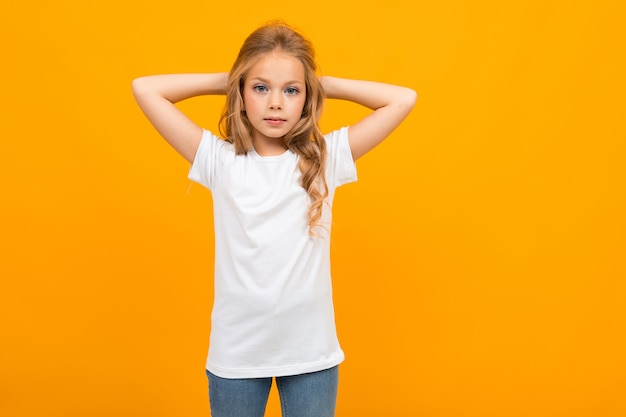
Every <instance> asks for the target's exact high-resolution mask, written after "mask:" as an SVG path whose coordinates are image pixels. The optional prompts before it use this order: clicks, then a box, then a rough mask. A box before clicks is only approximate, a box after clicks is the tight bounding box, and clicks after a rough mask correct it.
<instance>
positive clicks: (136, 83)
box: [131, 77, 145, 97]
mask: <svg viewBox="0 0 626 417" xmlns="http://www.w3.org/2000/svg"><path fill="white" fill-rule="evenodd" d="M131 88H132V91H133V95H134V96H135V97H137V96H139V95H141V93H142V91H144V90H145V77H139V78H135V79H134V80H133V81H132V83H131Z"/></svg>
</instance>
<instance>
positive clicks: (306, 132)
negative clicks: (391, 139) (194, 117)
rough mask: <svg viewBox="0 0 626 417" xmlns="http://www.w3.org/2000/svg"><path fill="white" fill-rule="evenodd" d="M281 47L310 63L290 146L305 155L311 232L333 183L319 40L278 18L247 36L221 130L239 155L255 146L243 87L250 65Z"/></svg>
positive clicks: (303, 166)
mask: <svg viewBox="0 0 626 417" xmlns="http://www.w3.org/2000/svg"><path fill="white" fill-rule="evenodd" d="M274 50H280V51H282V52H285V53H288V54H290V55H292V56H293V57H295V58H297V59H298V60H299V61H300V62H301V63H302V66H303V67H304V79H305V84H306V99H305V103H304V108H303V110H302V118H301V119H300V120H299V121H298V123H297V124H296V125H295V126H294V128H293V129H292V130H291V131H290V132H288V133H287V134H286V135H285V137H284V142H285V145H286V146H287V148H289V149H290V150H291V151H292V152H294V153H296V154H297V155H298V156H299V157H300V162H299V168H300V172H301V173H302V178H301V185H302V187H303V188H304V189H305V190H306V192H307V195H308V197H309V202H310V206H309V209H308V212H307V217H308V221H307V224H308V226H309V235H311V236H314V235H316V234H315V233H314V231H313V230H314V228H315V226H317V225H318V224H319V222H320V220H321V217H322V209H323V205H324V201H325V199H326V197H327V196H328V186H327V184H326V179H325V177H324V171H325V165H326V142H325V141H324V137H323V136H322V133H321V132H320V129H319V126H318V121H319V118H320V116H321V114H322V107H323V104H324V91H323V89H322V84H321V82H320V81H319V78H318V77H317V74H316V71H317V65H316V64H315V53H314V49H313V45H312V44H311V42H309V41H308V40H307V39H305V38H304V37H303V36H302V35H301V34H300V33H298V32H297V31H296V30H295V29H293V28H291V27H290V26H288V25H287V24H285V23H282V22H274V23H270V24H267V25H265V26H262V27H260V28H258V29H257V30H255V31H254V32H252V33H251V34H250V35H249V36H248V38H247V39H246V40H245V41H244V43H243V45H242V46H241V49H240V50H239V55H238V56H237V59H236V60H235V63H234V64H233V67H232V69H231V71H230V75H229V79H228V87H227V93H226V105H225V106H224V111H223V112H222V116H221V118H220V133H221V134H222V136H224V138H225V139H226V140H227V141H229V142H231V143H233V144H234V145H235V152H236V153H237V154H245V153H247V152H248V151H250V150H252V134H253V129H252V124H251V123H250V121H249V120H248V117H247V116H246V114H245V112H244V111H243V104H244V103H243V87H244V84H245V80H246V77H247V75H248V72H249V70H250V68H251V67H252V66H253V65H254V64H255V63H256V61H257V60H258V59H259V58H260V57H261V56H263V55H264V54H267V53H269V52H272V51H274Z"/></svg>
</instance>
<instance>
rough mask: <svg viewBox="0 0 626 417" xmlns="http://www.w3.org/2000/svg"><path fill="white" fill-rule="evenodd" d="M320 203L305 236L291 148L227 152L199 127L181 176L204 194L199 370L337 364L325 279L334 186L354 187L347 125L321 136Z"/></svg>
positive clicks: (269, 371) (233, 373)
mask: <svg viewBox="0 0 626 417" xmlns="http://www.w3.org/2000/svg"><path fill="white" fill-rule="evenodd" d="M325 139H326V144H327V151H328V153H327V160H326V182H327V185H328V192H329V195H328V205H327V206H326V205H325V208H324V211H323V214H322V222H321V223H320V224H321V225H323V226H324V227H321V226H318V227H317V228H316V230H315V231H316V233H318V234H319V235H321V236H322V237H311V236H309V229H308V225H307V210H308V207H309V202H308V196H307V194H306V191H305V190H304V188H302V185H301V184H300V176H301V174H300V169H299V168H298V160H299V157H298V156H297V155H296V154H295V153H293V152H291V151H286V152H285V153H283V154H281V155H278V156H266V157H264V156H261V155H259V154H257V153H256V152H255V151H250V152H248V153H247V154H246V155H236V154H235V149H234V145H232V144H231V143H228V142H226V141H223V140H221V139H220V138H218V137H217V136H215V135H213V134H212V133H210V132H208V131H206V130H205V131H204V134H203V137H202V141H201V143H200V146H199V148H198V151H197V153H196V157H195V160H194V162H193V164H192V165H191V169H190V171H189V178H190V179H191V180H193V181H196V182H198V183H200V184H202V185H204V186H205V187H207V188H208V189H209V190H211V193H212V196H213V209H214V223H215V277H214V286H215V299H214V305H213V312H212V317H211V323H212V324H211V339H210V345H209V354H208V358H207V365H206V366H207V369H208V370H209V371H210V372H212V373H213V374H215V375H217V376H220V377H223V378H260V377H270V376H285V375H296V374H302V373H307V372H315V371H320V370H323V369H328V368H331V367H333V366H335V365H337V364H339V363H340V362H342V361H343V359H344V354H343V351H342V350H341V348H340V346H339V342H338V340H337V334H336V330H335V317H334V311H333V299H332V285H331V277H330V226H331V206H332V201H333V197H334V193H335V188H336V187H338V186H340V185H342V184H345V183H348V182H353V181H356V179H357V176H356V167H355V164H354V161H353V160H352V154H351V152H350V146H349V144H348V128H342V129H340V130H337V131H334V132H332V133H330V134H328V135H326V136H325Z"/></svg>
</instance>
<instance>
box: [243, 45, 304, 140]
mask: <svg viewBox="0 0 626 417" xmlns="http://www.w3.org/2000/svg"><path fill="white" fill-rule="evenodd" d="M243 88H244V89H243V101H244V110H245V111H246V115H247V117H248V120H250V123H251V124H252V127H253V135H252V142H253V144H254V146H255V148H259V147H263V146H266V145H270V146H271V145H274V146H275V145H280V146H281V147H284V144H283V142H282V138H283V137H284V136H285V135H286V134H287V133H288V132H289V131H290V130H291V129H292V128H293V127H294V126H295V125H296V123H297V122H298V121H299V120H300V118H301V117H302V109H303V108H304V102H305V100H306V84H305V78H304V66H303V65H302V63H301V62H300V61H299V60H298V59H297V58H295V57H293V56H291V55H289V54H286V53H284V52H281V51H273V52H269V53H267V54H265V55H263V56H262V57H261V58H259V60H258V61H257V62H256V63H255V64H254V65H253V66H252V67H251V68H250V71H249V72H248V76H247V78H246V80H245V83H244V87H243Z"/></svg>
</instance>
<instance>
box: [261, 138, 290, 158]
mask: <svg viewBox="0 0 626 417" xmlns="http://www.w3.org/2000/svg"><path fill="white" fill-rule="evenodd" d="M252 146H254V150H255V152H256V153H257V154H259V155H261V156H278V155H282V154H283V153H285V151H286V150H287V146H286V145H285V142H283V138H275V139H274V138H271V139H270V138H265V139H259V138H253V139H252Z"/></svg>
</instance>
